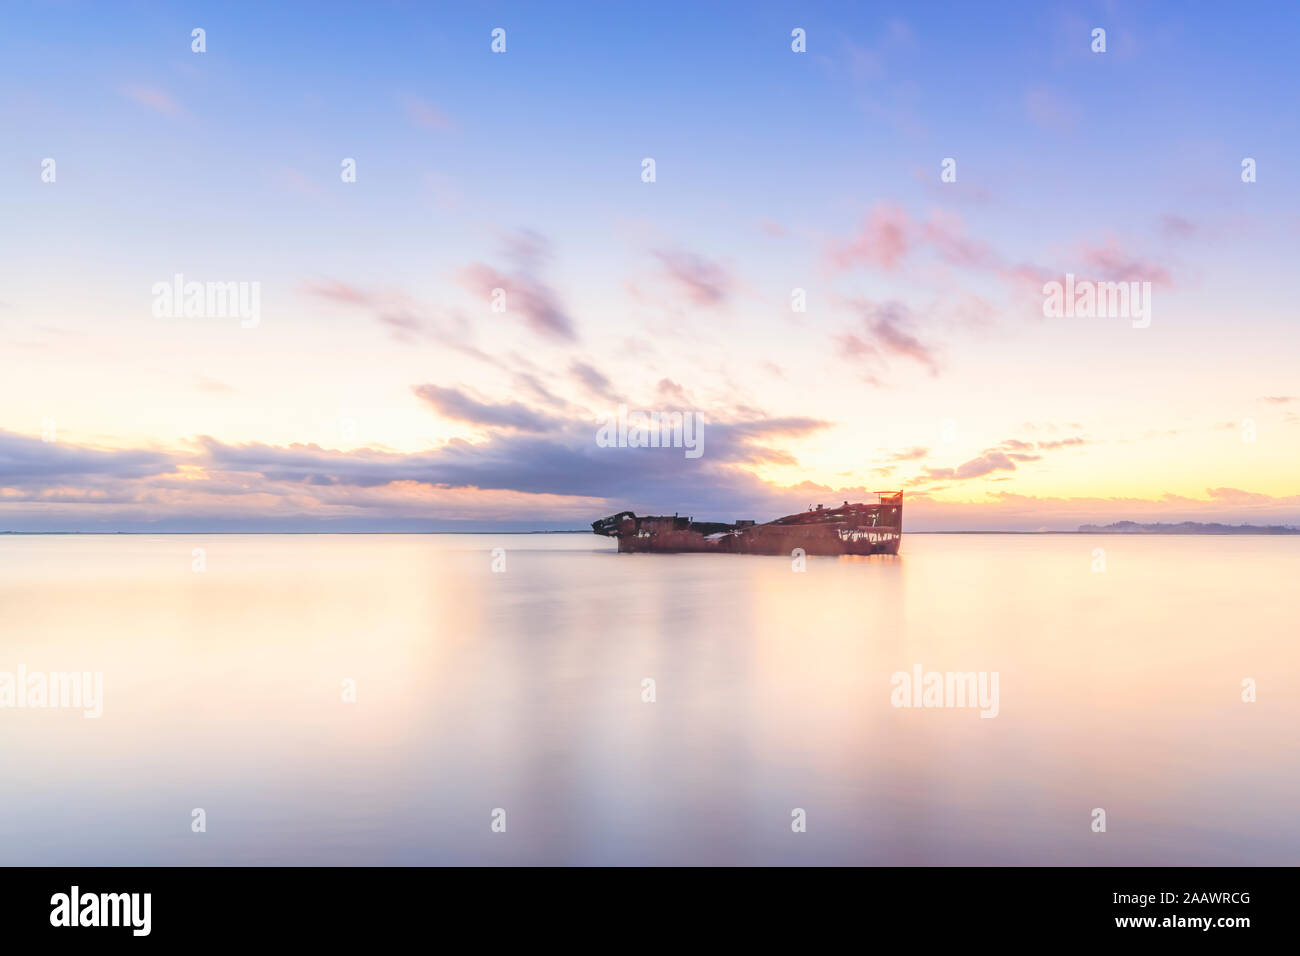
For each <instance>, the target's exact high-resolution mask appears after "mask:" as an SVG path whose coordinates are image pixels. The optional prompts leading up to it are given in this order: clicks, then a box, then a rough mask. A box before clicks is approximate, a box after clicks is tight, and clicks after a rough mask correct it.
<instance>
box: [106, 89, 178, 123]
mask: <svg viewBox="0 0 1300 956" xmlns="http://www.w3.org/2000/svg"><path fill="white" fill-rule="evenodd" d="M122 95H123V96H125V97H127V98H128V99H132V100H135V102H137V103H139V104H140V105H141V106H147V107H149V109H151V110H157V111H158V112H159V113H163V114H165V115H167V116H182V115H184V113H185V110H184V108H183V107H182V106H181V105H180V103H178V102H176V100H175V99H174V98H173V97H172V95H171V94H170V93H168V92H167V91H165V90H160V89H157V88H155V87H151V86H138V85H131V86H126V87H123V89H122Z"/></svg>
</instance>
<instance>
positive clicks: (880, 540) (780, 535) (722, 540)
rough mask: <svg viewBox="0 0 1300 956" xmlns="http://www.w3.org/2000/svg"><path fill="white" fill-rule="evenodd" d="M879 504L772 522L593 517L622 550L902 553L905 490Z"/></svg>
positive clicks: (595, 526)
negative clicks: (729, 522)
mask: <svg viewBox="0 0 1300 956" xmlns="http://www.w3.org/2000/svg"><path fill="white" fill-rule="evenodd" d="M876 494H877V495H879V496H880V501H879V502H878V503H877V504H874V505H867V504H849V503H848V502H847V501H846V502H844V504H843V505H842V506H841V507H839V508H823V507H822V506H821V505H818V506H817V507H816V509H815V510H814V509H809V510H808V511H803V512H800V513H799V514H793V515H787V516H786V517H784V518H777V519H776V520H775V521H769V522H767V523H766V524H755V523H754V522H753V521H737V522H736V523H735V524H723V523H722V522H720V521H692V520H691V519H690V518H679V517H677V516H676V515H672V516H671V517H663V516H656V517H649V518H638V517H637V516H636V515H635V514H633V513H632V512H630V511H620V512H619V513H618V514H616V515H610V516H609V517H608V518H601V519H600V520H599V521H593V522H592V524H591V530H592V531H594V532H596V534H603V535H606V536H607V537H610V538H617V539H618V550H619V551H630V552H659V553H672V552H683V551H706V552H716V553H718V554H787V555H788V554H790V553H791V552H792V551H794V549H795V548H802V549H803V551H804V553H805V554H898V545H899V542H900V541H901V540H902V537H903V493H902V492H901V491H897V492H892V493H891V492H883V491H880V492H876Z"/></svg>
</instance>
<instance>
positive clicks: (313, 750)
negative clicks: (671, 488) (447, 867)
mask: <svg viewBox="0 0 1300 956" xmlns="http://www.w3.org/2000/svg"><path fill="white" fill-rule="evenodd" d="M608 544H609V542H606V541H604V540H603V539H597V538H595V537H594V536H592V535H549V536H536V535H534V536H513V535H498V536H490V535H481V536H478V535H475V536H463V535H422V536H392V535H389V536H385V535H373V536H371V535H352V536H254V535H249V536H242V535H232V536H204V535H194V536H159V537H146V536H105V537H97V536H87V537H18V536H4V537H0V671H9V672H17V669H18V666H19V665H20V664H21V665H26V667H27V669H28V671H29V672H31V671H46V672H48V671H72V670H77V671H102V672H103V675H104V676H103V680H104V702H103V716H102V717H101V718H99V719H97V720H96V719H86V718H84V717H83V716H82V714H81V712H80V711H79V710H62V709H60V710H30V709H24V710H18V709H4V710H0V767H2V768H3V772H0V863H4V864H14V863H36V864H40V863H49V864H165V863H181V864H190V863H238V864H263V863H271V864H279V863H309V864H316V863H334V864H346V863H372V864H373V863H398V864H408V863H409V864H428V863H463V864H488V863H602V864H605V863H608V864H624V863H652V864H666V863H691V864H694V863H741V864H759V863H791V864H806V863H866V864H1002V863H1048V864H1053V863H1061V864H1065V863H1086V864H1091V863H1097V864H1101V863H1118V864H1143V863H1151V864H1154V863H1174V864H1210V863H1225V864H1227V863H1242V864H1251V863H1272V864H1297V863H1300V822H1298V820H1297V813H1296V808H1297V806H1300V761H1298V759H1297V758H1298V757H1300V650H1298V649H1297V630H1296V626H1297V620H1298V619H1300V615H1298V614H1297V609H1298V608H1300V595H1298V593H1297V592H1298V589H1297V586H1296V579H1297V570H1298V569H1300V560H1298V559H1300V539H1297V538H1259V537H1255V538H1251V537H1157V538H1132V537H1124V536H1104V537H1102V536H1089V537H1081V536H1071V535H1062V536H996V535H972V536H936V535H931V536H926V535H910V536H907V537H906V538H905V539H904V543H903V554H902V556H900V557H898V558H882V557H875V558H856V559H855V558H810V559H808V564H807V570H806V571H805V572H804V573H794V572H793V571H792V569H791V562H790V560H788V559H785V558H770V557H741V556H702V555H701V556H686V555H683V556H659V555H617V554H614V553H612V551H610V550H608V549H607V545H608ZM497 547H502V548H505V549H506V554H505V561H506V570H505V572H504V573H494V572H493V571H492V569H491V565H492V555H491V551H492V549H493V548H497ZM1097 547H1103V548H1104V549H1105V552H1106V553H1105V560H1106V570H1105V572H1104V573H1094V571H1093V570H1092V566H1093V563H1094V560H1095V559H1094V556H1093V549H1094V548H1097ZM195 548H203V549H205V551H206V571H204V572H202V573H196V572H195V571H194V570H192V564H193V562H194V560H195V559H194V556H193V549H195ZM916 665H920V666H921V667H922V668H923V669H924V670H926V671H975V672H980V671H987V672H993V671H996V672H997V673H998V675H999V684H998V687H999V713H998V715H997V717H995V718H993V719H984V718H981V717H980V716H979V713H978V711H977V710H973V709H968V708H966V709H961V708H949V709H904V708H896V707H893V706H891V703H890V698H891V690H892V688H891V684H890V677H891V675H892V674H893V673H894V672H896V671H908V672H911V671H912V669H913V668H914V666H916ZM645 678H652V679H653V680H654V681H655V698H656V699H655V701H654V702H653V703H645V702H643V700H642V681H643V679H645ZM1243 678H1252V679H1254V680H1255V681H1256V682H1257V686H1258V701H1257V702H1256V703H1253V704H1247V703H1243V702H1242V700H1241V682H1242V680H1243ZM344 680H352V681H355V682H356V683H355V686H356V702H355V703H346V702H344V701H343V700H342V694H343V691H342V687H343V681H344ZM197 807H201V808H203V809H204V811H205V812H206V817H207V832H206V833H193V832H191V810H192V809H193V808H197ZM1098 807H1099V808H1103V809H1104V810H1105V811H1106V814H1107V818H1106V823H1107V832H1105V833H1094V832H1092V831H1091V829H1090V823H1091V820H1092V816H1091V811H1092V809H1093V808H1098ZM494 808H503V809H504V810H505V811H506V832H505V833H493V832H492V831H491V822H492V811H493V810H494ZM794 808H801V809H803V810H804V811H805V813H806V817H807V832H806V833H793V832H792V830H791V820H792V817H791V813H792V810H793V809H794Z"/></svg>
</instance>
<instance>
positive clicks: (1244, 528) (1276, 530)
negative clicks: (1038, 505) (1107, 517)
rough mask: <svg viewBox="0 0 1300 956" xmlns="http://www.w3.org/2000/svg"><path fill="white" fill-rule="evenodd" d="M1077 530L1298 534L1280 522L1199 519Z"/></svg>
mask: <svg viewBox="0 0 1300 956" xmlns="http://www.w3.org/2000/svg"><path fill="white" fill-rule="evenodd" d="M1079 531H1080V533H1082V534H1300V528H1292V527H1288V526H1286V525H1280V524H1271V525H1259V524H1218V523H1217V522H1211V523H1208V524H1207V523H1205V522H1201V521H1182V522H1179V523H1178V524H1141V523H1140V522H1137V521H1116V522H1114V523H1113V524H1100V525H1099V524H1085V525H1080V526H1079Z"/></svg>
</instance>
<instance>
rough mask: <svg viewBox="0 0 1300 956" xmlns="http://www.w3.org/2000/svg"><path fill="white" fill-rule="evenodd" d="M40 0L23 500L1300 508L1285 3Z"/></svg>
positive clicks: (431, 509) (550, 511)
mask: <svg viewBox="0 0 1300 956" xmlns="http://www.w3.org/2000/svg"><path fill="white" fill-rule="evenodd" d="M3 18H4V28H3V29H2V30H0V62H3V64H4V65H3V67H0V116H2V117H3V121H4V127H5V130H6V135H5V137H4V138H3V141H0V183H3V186H2V187H0V188H2V192H0V197H2V199H3V206H4V209H5V213H6V221H7V223H8V225H9V228H7V229H5V230H4V231H3V232H0V262H2V263H3V264H2V265H0V280H2V282H0V356H3V361H4V363H5V364H6V366H7V371H8V373H9V374H7V375H5V376H4V377H3V381H0V527H15V528H23V529H39V528H45V527H50V528H57V529H67V528H82V527H86V528H90V527H94V528H117V527H122V528H129V529H139V528H148V527H164V526H165V527H169V528H173V529H174V528H179V527H217V526H220V527H240V528H244V527H246V528H268V529H269V528H271V527H283V526H285V524H286V523H287V525H288V526H293V527H300V526H301V527H304V528H310V527H324V526H330V527H334V526H340V523H342V524H344V525H346V526H347V527H349V528H367V527H375V528H385V529H389V528H402V527H412V528H414V527H432V526H442V525H444V524H445V525H446V526H449V527H450V526H455V527H463V526H466V524H468V525H474V526H478V525H482V526H484V527H536V526H545V527H573V526H575V525H582V524H585V523H586V522H585V521H583V520H580V519H583V518H586V520H590V519H591V518H594V517H599V516H600V515H601V514H605V513H609V512H611V511H615V510H620V509H622V508H623V507H633V508H636V509H638V510H656V509H665V510H670V511H676V510H682V511H687V510H695V509H699V510H709V512H710V513H709V514H701V515H700V516H701V517H722V518H726V517H751V516H752V517H759V518H762V517H774V516H776V515H777V514H780V513H784V512H785V511H788V510H794V509H795V508H800V507H803V506H805V505H806V504H807V503H808V501H807V500H806V499H810V498H811V499H813V500H815V499H817V498H819V497H820V498H822V499H824V500H827V501H838V500H841V499H842V498H844V497H846V496H848V497H854V496H857V495H858V494H865V492H866V491H868V490H870V489H872V488H874V487H876V486H878V485H882V484H883V485H889V486H891V487H892V486H898V487H905V488H907V489H908V491H909V494H910V495H911V496H912V500H913V501H914V502H915V507H914V508H913V509H912V510H909V514H910V515H914V516H916V517H915V520H916V521H918V522H920V523H921V524H920V525H918V526H929V527H1017V528H1036V527H1072V526H1073V525H1075V524H1078V523H1081V522H1082V521H1083V520H1089V521H1091V520H1111V519H1112V518H1121V517H1132V518H1138V519H1145V520H1155V519H1172V518H1200V519H1204V520H1219V519H1222V518H1226V519H1236V520H1268V521H1275V520H1287V521H1300V503H1298V501H1297V492H1298V491H1300V489H1297V488H1296V487H1295V485H1294V475H1295V474H1297V473H1300V472H1298V470H1297V468H1296V466H1297V464H1300V461H1297V454H1296V439H1297V434H1298V433H1297V424H1298V423H1297V413H1298V412H1300V398H1297V397H1296V396H1298V395H1300V387H1298V385H1297V383H1296V380H1295V379H1296V376H1295V373H1294V356H1295V355H1296V354H1297V346H1300V333H1298V332H1297V331H1296V325H1295V322H1294V303H1293V296H1292V294H1291V290H1290V289H1289V282H1290V278H1291V272H1292V269H1291V263H1290V260H1291V258H1292V250H1294V248H1295V247H1296V240H1297V238H1298V237H1297V231H1298V228H1297V227H1298V224H1300V218H1298V216H1297V213H1298V212H1300V204H1298V203H1297V198H1298V197H1297V189H1296V186H1295V184H1294V182H1293V181H1292V178H1291V177H1290V174H1289V168H1288V160H1289V158H1290V157H1291V156H1292V155H1294V154H1295V148H1296V146H1297V139H1298V138H1300V137H1298V136H1297V128H1296V123H1297V120H1296V110H1295V108H1294V104H1295V102H1296V99H1297V93H1298V92H1300V90H1298V89H1297V71H1296V68H1295V67H1294V65H1293V61H1294V56H1293V52H1294V49H1295V48H1296V41H1297V39H1298V38H1300V37H1298V32H1300V9H1298V8H1297V7H1296V6H1295V5H1294V4H1280V3H1279V4H1267V3H1266V4H1260V5H1251V6H1250V7H1249V8H1248V9H1247V8H1243V9H1241V10H1236V11H1232V12H1224V10H1223V9H1222V7H1216V5H1212V4H1194V3H1189V4H1179V5H1177V6H1171V5H1163V4H1110V3H1100V4H1042V3H1025V4H998V5H996V6H994V7H981V6H980V5H975V4H959V3H944V4H939V3H935V4H916V3H913V4H899V5H894V6H875V5H872V6H870V7H868V6H866V5H862V4H797V5H796V4H671V3H670V4H654V5H650V6H644V7H634V6H624V5H618V6H611V7H609V8H606V9H600V8H598V7H596V6H595V5H590V4H559V5H556V4H547V5H544V6H543V5H538V4H481V5H474V6H457V7H448V6H445V5H425V4H325V5H321V4H310V5H306V4H303V5H295V4H275V5H262V4H242V3H236V4H145V3H138V4H75V3H46V4H36V3H33V4H21V3H19V4H10V5H7V6H6V7H5V10H4V13H3ZM195 27H202V28H203V29H204V30H206V42H207V51H206V52H205V53H202V54H198V53H194V52H192V51H191V46H190V42H191V41H190V31H191V30H192V29H193V28H195ZM496 27H501V28H503V29H505V30H506V37H507V50H506V52H505V53H504V54H494V53H492V52H491V50H490V33H491V30H492V29H494V28H496ZM795 27H799V28H802V29H804V30H805V31H806V34H807V52H806V53H802V54H798V53H794V52H792V50H791V39H790V33H791V30H792V29H793V28H795ZM1095 27H1102V28H1104V29H1105V30H1106V31H1107V50H1106V52H1105V53H1104V54H1097V53H1094V52H1093V51H1092V50H1091V49H1090V42H1091V39H1090V37H1091V31H1092V30H1093V29H1094V28H1095ZM1247 156H1249V157H1253V158H1255V159H1256V161H1257V163H1258V181H1257V182H1254V183H1251V184H1244V183H1242V182H1241V180H1240V163H1241V161H1242V158H1243V157H1247ZM47 157H50V158H54V159H55V160H56V162H57V181H56V182H54V183H48V182H42V180H41V175H40V174H41V161H42V160H43V159H44V158H47ZM645 157H652V158H653V159H654V160H655V163H656V173H657V177H656V181H655V182H654V183H645V182H642V181H641V178H640V171H641V162H642V159H643V158H645ZM946 157H952V158H955V160H956V163H957V171H958V177H957V182H955V183H941V182H940V180H939V169H940V163H941V161H942V160H943V159H944V158H946ZM344 158H353V159H355V160H356V163H357V170H358V176H357V182H355V183H343V182H341V180H340V177H339V169H340V163H341V161H342V160H343V159H344ZM178 272H179V273H183V274H185V275H186V276H188V277H191V278H195V279H200V280H212V281H225V280H235V281H250V282H252V281H256V282H259V283H261V288H262V296H263V313H264V321H263V322H261V323H260V325H259V327H258V328H257V329H255V330H241V329H239V328H238V327H237V325H234V324H231V323H224V324H223V323H222V322H221V321H220V320H201V321H195V322H184V321H179V320H176V321H170V322H169V321H166V320H159V319H158V318H157V317H155V316H153V315H151V313H150V310H149V304H150V303H149V289H150V288H151V286H152V285H153V284H154V283H156V282H158V281H160V280H166V279H170V277H171V276H172V275H174V274H175V273H178ZM1066 272H1073V273H1077V274H1080V275H1085V274H1087V275H1092V276H1094V277H1095V278H1096V279H1098V280H1100V281H1106V280H1111V279H1116V278H1135V279H1150V280H1151V281H1153V284H1154V286H1155V289H1156V291H1155V293H1154V294H1155V296H1156V299H1155V305H1154V308H1153V314H1154V316H1155V319H1154V321H1153V324H1152V326H1151V328H1149V329H1143V330H1136V329H1132V328H1129V327H1128V325H1127V323H1125V322H1123V321H1115V320H1108V321H1102V320H1095V321H1093V322H1091V323H1085V322H1080V321H1074V322H1065V321H1063V320H1056V321H1055V322H1053V321H1050V320H1044V319H1043V317H1042V314H1041V309H1040V308H1039V307H1040V305H1041V301H1042V294H1041V291H1039V290H1038V288H1037V286H1038V285H1040V284H1041V281H1042V279H1043V278H1044V277H1050V276H1059V275H1063V274H1064V273H1066ZM497 282H500V283H504V287H506V288H507V292H508V293H509V294H510V296H511V301H512V302H514V303H516V305H515V307H514V308H513V309H512V310H509V311H507V313H506V314H505V315H497V314H494V313H491V312H490V311H489V310H488V309H487V298H486V293H487V290H488V287H490V286H491V285H492V284H493V283H497ZM485 283H487V284H486V285H485ZM794 288H802V289H804V290H805V291H806V294H807V299H808V311H807V312H806V313H793V312H792V310H791V307H790V301H791V291H792V289H794ZM548 309H550V310H551V311H550V312H548V311H547V310H548ZM548 314H549V315H559V316H562V317H563V324H564V325H565V327H566V328H567V329H568V330H569V332H568V334H557V332H556V330H555V329H554V328H548V326H547V321H548V319H547V315H548ZM591 370H595V372H596V373H597V376H598V377H595V378H593V376H592V375H591ZM602 382H603V384H602ZM665 382H667V383H669V384H668V385H665V384H664V383H665ZM421 385H433V386H435V387H436V389H443V390H446V389H451V390H454V392H455V394H457V395H458V396H462V397H463V398H464V401H458V402H457V403H455V404H454V406H453V405H449V404H446V403H444V404H443V405H442V406H441V407H438V406H436V405H434V404H433V403H431V402H430V401H428V400H427V399H425V398H421V395H422V394H423V395H426V396H427V395H429V394H438V395H445V394H449V393H447V392H444V391H435V392H429V391H425V392H423V393H421V392H418V391H417V389H418V388H419V386H421ZM619 402H624V403H627V404H629V405H631V406H632V407H640V408H649V409H653V408H661V407H678V408H683V407H684V408H692V409H695V410H696V411H698V412H700V413H701V414H705V415H707V416H708V419H709V421H711V422H713V423H715V425H716V427H717V428H718V429H719V430H720V431H719V435H720V438H719V440H718V441H717V442H716V443H715V444H714V446H713V447H715V448H717V449H718V450H719V455H718V456H717V457H716V458H710V456H706V458H710V460H705V461H703V463H702V464H701V463H694V464H693V463H691V462H684V461H682V460H680V459H678V458H676V457H673V458H671V459H670V458H669V456H667V455H665V454H658V457H657V458H656V459H655V460H654V461H653V462H651V460H650V457H651V456H650V454H649V450H643V449H596V448H593V447H591V445H592V434H593V433H594V431H595V427H594V424H593V418H594V416H595V415H597V414H601V413H602V412H603V411H607V410H608V409H609V408H610V407H612V406H614V405H617V404H618V403H619ZM512 406H519V407H522V408H526V409H529V410H531V411H532V412H534V413H538V414H545V415H546V416H547V421H548V422H549V426H548V429H547V430H546V431H545V432H544V433H538V434H532V435H523V434H520V433H519V432H518V431H517V430H514V431H512V430H509V429H504V430H503V429H501V428H499V427H495V426H493V425H492V420H493V418H494V417H496V418H499V417H500V416H499V415H495V413H491V412H490V410H491V409H498V408H500V407H512ZM476 409H477V411H476ZM485 409H486V410H488V411H485ZM340 421H346V422H347V423H348V425H347V427H345V428H342V427H340V426H339V422H340ZM1247 421H1249V422H1250V423H1251V425H1252V426H1253V430H1249V431H1250V434H1251V438H1250V440H1249V441H1247V440H1245V439H1244V438H1243V437H1242V436H1243V434H1244V433H1245V431H1244V430H1243V429H1244V428H1245V426H1244V423H1245V422H1247ZM46 422H56V423H57V425H58V427H57V433H58V438H57V443H51V442H47V441H41V440H40V436H41V434H42V423H46ZM792 423H794V424H792ZM944 423H949V424H950V425H951V424H955V428H954V427H949V426H948V425H945V424H944ZM727 429H731V431H727ZM745 436H748V437H745ZM1067 440H1069V443H1066V442H1067ZM1016 443H1027V444H1029V445H1030V446H1033V447H1032V448H1031V449H1030V450H1028V451H1025V450H1024V449H1021V450H1020V451H1019V452H1015V453H1017V454H1021V455H1023V456H1024V457H1022V458H1020V459H1008V458H1007V457H1006V456H1007V453H1008V452H1011V451H1013V450H1014V449H1019V448H1020V445H1019V444H1016ZM51 444H57V445H58V446H59V448H52V447H50V446H51ZM214 449H217V450H216V451H214ZM295 449H296V450H295ZM466 449H469V451H466ZM917 449H922V450H923V452H924V453H923V454H912V453H913V452H914V451H915V450H917ZM227 450H233V451H230V452H229V453H227ZM250 450H257V452H258V453H257V454H250ZM60 451H63V452H67V453H68V454H69V455H71V457H67V456H65V457H62V458H60V457H59V454H58V452H60ZM308 452H309V453H310V455H311V456H318V458H317V457H313V459H312V460H313V464H312V467H311V473H310V474H309V475H302V474H293V475H289V474H288V473H286V472H284V471H283V470H282V469H281V467H280V464H282V462H281V459H282V457H283V456H285V455H301V454H307V453H308ZM145 453H147V454H150V455H157V456H160V457H159V458H158V459H157V462H158V463H157V464H156V466H155V467H156V470H155V471H153V472H151V473H149V474H143V475H142V474H139V473H138V461H139V459H138V456H139V455H141V454H145ZM461 453H465V454H468V455H470V456H471V458H473V459H474V461H475V462H476V464H475V465H474V468H477V469H478V471H475V470H474V468H469V469H468V470H467V469H464V468H460V467H457V468H455V469H449V470H448V469H446V466H447V463H448V456H454V455H457V454H461ZM607 453H615V454H616V455H617V457H609V455H608V454H607ZM656 453H657V450H656ZM132 456H137V457H132ZM376 456H377V457H376ZM385 456H395V457H391V458H389V457H385ZM440 456H441V457H440ZM602 456H603V457H602ZM1031 456H1032V457H1031ZM150 460H152V459H150ZM231 460H237V461H238V462H239V464H238V467H233V466H232V465H231ZM71 461H77V462H78V463H79V464H77V465H76V467H75V468H73V469H72V470H70V471H69V470H68V469H69V468H71V467H72V466H71V465H69V464H68V463H69V462H71ZM358 461H362V462H364V463H365V464H366V468H365V469H363V471H365V478H364V480H359V479H357V478H356V472H357V467H358ZM60 462H62V464H60ZM597 462H598V463H600V465H601V467H600V468H597V469H596V473H599V474H601V475H602V476H603V479H604V481H605V482H606V484H605V485H604V486H602V487H600V488H592V487H589V483H587V482H585V481H584V480H582V479H583V477H584V476H589V475H590V474H592V473H593V471H592V469H593V468H594V467H595V464H594V463H597ZM6 463H8V464H6ZM277 463H280V464H277ZM535 463H542V467H541V473H542V474H545V475H550V478H549V479H548V480H544V481H538V480H535V473H534V472H533V471H532V470H531V469H533V465H534V464H535ZM489 465H490V467H489ZM605 465H608V466H609V470H608V472H606V471H605V470H604V466H605ZM119 466H120V470H119ZM372 466H373V468H372ZM6 468H7V469H8V473H6ZM421 468H424V469H425V470H424V471H423V472H421V470H420V469H421ZM376 469H377V470H376ZM384 469H388V471H387V472H385V470H384ZM385 473H388V474H391V475H393V476H395V477H394V479H393V480H392V481H390V482H386V481H384V480H383V476H384V474H385ZM449 473H450V474H454V478H453V479H452V480H451V484H448V481H447V480H441V479H439V478H438V477H437V476H439V475H442V476H443V478H444V479H445V477H446V474H449ZM349 476H351V477H349ZM396 476H402V477H396ZM954 476H960V477H954ZM358 481H360V483H357V482H358ZM457 482H459V484H457ZM322 488H327V489H329V493H328V494H327V495H326V494H322V493H321V489H322ZM727 509H733V510H744V511H745V514H743V515H741V514H735V515H728V513H726V511H727ZM719 510H721V511H722V512H723V513H721V514H718V513H716V512H717V511H719ZM588 516H590V517H588Z"/></svg>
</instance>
